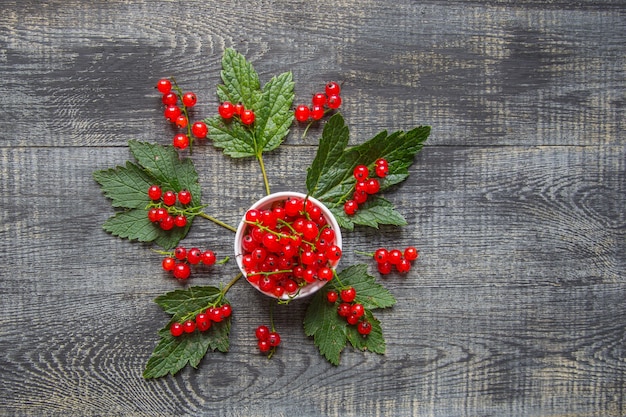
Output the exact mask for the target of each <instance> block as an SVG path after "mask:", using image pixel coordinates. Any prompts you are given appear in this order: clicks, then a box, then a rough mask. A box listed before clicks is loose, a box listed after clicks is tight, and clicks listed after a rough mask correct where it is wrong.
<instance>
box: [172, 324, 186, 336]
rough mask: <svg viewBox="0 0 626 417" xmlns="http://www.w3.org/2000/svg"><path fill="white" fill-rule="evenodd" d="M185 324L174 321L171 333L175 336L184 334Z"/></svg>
mask: <svg viewBox="0 0 626 417" xmlns="http://www.w3.org/2000/svg"><path fill="white" fill-rule="evenodd" d="M183 331H184V330H183V325H182V324H180V323H178V322H174V323H172V325H171V326H170V333H171V334H172V336H174V337H178V336H180V335H181V334H183Z"/></svg>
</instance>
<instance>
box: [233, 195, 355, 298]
mask: <svg viewBox="0 0 626 417" xmlns="http://www.w3.org/2000/svg"><path fill="white" fill-rule="evenodd" d="M288 197H298V198H302V199H307V200H309V201H311V202H313V203H315V204H316V205H317V206H318V207H319V208H320V210H321V211H322V214H323V216H324V218H325V219H326V221H327V222H328V224H329V225H330V227H331V229H333V230H334V231H335V244H336V245H337V246H339V248H342V244H343V239H342V236H341V228H340V226H339V223H337V219H336V218H335V216H334V215H333V213H332V212H331V211H330V210H329V209H328V207H326V206H325V205H324V203H322V202H321V201H319V200H317V199H316V198H314V197H311V196H310V195H309V196H308V195H307V194H304V193H301V192H297V191H279V192H276V193H272V194H268V195H266V196H265V197H263V198H261V199H259V200H257V201H256V202H255V203H254V204H252V205H251V206H250V207H249V208H248V209H247V210H246V211H245V212H244V214H243V216H242V217H241V220H240V221H239V224H238V225H237V232H236V233H235V244H234V250H235V261H236V262H237V266H238V267H239V270H240V271H241V273H242V274H243V278H247V275H246V271H245V268H244V267H243V263H242V258H243V248H242V241H243V236H244V234H245V232H246V229H247V228H248V226H249V225H248V224H246V222H245V219H246V213H247V212H248V211H249V210H252V209H259V208H265V207H267V206H268V205H270V204H272V203H274V202H276V201H280V200H286V199H287V198H288ZM338 263H339V261H337V262H335V263H334V264H333V265H332V266H331V267H332V269H335V268H336V267H337V264H338ZM246 281H247V282H248V284H250V286H252V287H253V288H255V289H256V290H257V291H259V292H260V293H261V294H263V295H266V296H268V297H272V298H275V299H280V300H293V299H297V298H305V297H308V296H310V295H313V294H314V293H315V292H317V291H319V290H320V289H321V288H322V287H324V286H325V285H326V284H327V283H328V282H329V281H322V280H316V281H315V282H313V283H310V284H307V285H305V286H304V287H301V288H300V291H298V292H297V293H296V295H294V296H289V295H288V294H285V295H283V296H282V297H276V296H275V295H273V294H268V293H266V292H264V291H261V289H260V288H258V287H257V286H255V285H253V284H252V283H251V282H249V281H248V280H247V279H246Z"/></svg>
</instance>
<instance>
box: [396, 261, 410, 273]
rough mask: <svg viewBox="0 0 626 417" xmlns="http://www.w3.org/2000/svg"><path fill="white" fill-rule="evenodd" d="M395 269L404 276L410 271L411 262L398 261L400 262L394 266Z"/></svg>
mask: <svg viewBox="0 0 626 417" xmlns="http://www.w3.org/2000/svg"><path fill="white" fill-rule="evenodd" d="M396 269H397V270H398V272H400V273H401V274H406V273H407V272H409V271H410V270H411V261H409V260H408V259H405V258H402V259H400V262H398V264H397V265H396Z"/></svg>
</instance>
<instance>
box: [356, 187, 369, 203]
mask: <svg viewBox="0 0 626 417" xmlns="http://www.w3.org/2000/svg"><path fill="white" fill-rule="evenodd" d="M367 197H368V194H367V191H359V190H356V191H355V192H354V194H352V199H353V200H354V201H356V203H357V204H363V203H365V202H366V201H367Z"/></svg>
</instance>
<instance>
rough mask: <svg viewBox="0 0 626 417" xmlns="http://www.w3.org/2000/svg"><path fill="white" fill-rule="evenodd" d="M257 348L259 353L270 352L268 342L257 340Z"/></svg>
mask: <svg viewBox="0 0 626 417" xmlns="http://www.w3.org/2000/svg"><path fill="white" fill-rule="evenodd" d="M257 346H258V347H259V351H260V352H261V353H267V352H269V351H270V349H271V348H272V347H271V346H270V342H269V341H268V340H259V341H258V342H257Z"/></svg>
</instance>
